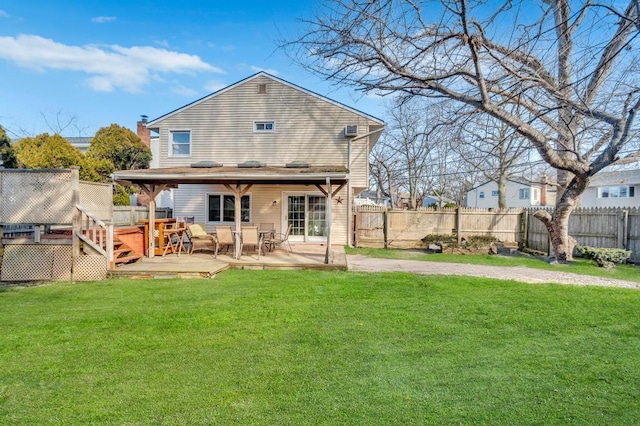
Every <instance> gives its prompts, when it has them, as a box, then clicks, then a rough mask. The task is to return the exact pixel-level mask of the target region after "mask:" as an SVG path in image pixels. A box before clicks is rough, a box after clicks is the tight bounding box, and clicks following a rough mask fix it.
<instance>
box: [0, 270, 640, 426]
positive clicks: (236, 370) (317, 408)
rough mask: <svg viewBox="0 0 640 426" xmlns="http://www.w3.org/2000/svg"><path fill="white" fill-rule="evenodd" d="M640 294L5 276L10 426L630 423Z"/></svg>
mask: <svg viewBox="0 0 640 426" xmlns="http://www.w3.org/2000/svg"><path fill="white" fill-rule="evenodd" d="M639 307H640V292H639V291H636V290H625V289H617V288H593V287H573V286H558V285H526V284H520V283H515V282H504V281H494V280H489V279H479V278H472V277H433V276H424V277H421V276H414V275H410V274H359V273H349V272H318V271H306V272H295V271H284V272H282V271H280V272H278V271H273V272H268V271H226V272H224V273H222V274H218V276H217V277H216V278H215V279H213V280H205V279H193V280H173V279H167V280H148V281H147V280H124V279H122V280H111V281H103V282H97V283H82V284H53V285H48V286H42V287H27V288H9V289H3V290H0V324H1V325H0V424H7V425H9V424H11V425H13V424H15V425H22V424H57V425H69V424H82V425H84V424H117V425H122V424H126V425H144V424H154V425H209V424H221V425H232V424H233V425H242V424H244V425H338V424H339V425H410V424H415V425H422V424H437V425H440V424H456V425H459V424H490V425H514V424H517V425H526V424H537V425H540V424H545V425H547V424H559V425H560V424H561V425H585V424H601V425H629V424H637V423H638V419H640V355H639V354H640V315H639V313H638V309H639Z"/></svg>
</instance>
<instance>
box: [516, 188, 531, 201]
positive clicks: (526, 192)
mask: <svg viewBox="0 0 640 426" xmlns="http://www.w3.org/2000/svg"><path fill="white" fill-rule="evenodd" d="M530 197H531V189H530V188H520V190H519V191H518V198H520V199H521V200H528V199H529V198H530Z"/></svg>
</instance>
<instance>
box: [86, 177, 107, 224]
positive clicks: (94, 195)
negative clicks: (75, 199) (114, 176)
mask: <svg viewBox="0 0 640 426" xmlns="http://www.w3.org/2000/svg"><path fill="white" fill-rule="evenodd" d="M80 205H81V206H82V207H84V208H85V209H87V210H89V212H91V213H92V214H94V215H96V216H98V217H99V218H100V219H101V220H103V221H105V222H111V221H112V218H113V186H112V185H111V184H108V183H93V182H80Z"/></svg>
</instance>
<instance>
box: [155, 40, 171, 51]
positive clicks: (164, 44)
mask: <svg viewBox="0 0 640 426" xmlns="http://www.w3.org/2000/svg"><path fill="white" fill-rule="evenodd" d="M153 42H154V43H155V44H157V45H158V46H162V47H164V48H165V49H168V48H169V42H168V41H167V40H153Z"/></svg>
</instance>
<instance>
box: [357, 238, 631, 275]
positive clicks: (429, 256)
mask: <svg viewBox="0 0 640 426" xmlns="http://www.w3.org/2000/svg"><path fill="white" fill-rule="evenodd" d="M345 250H346V252H347V254H360V255H363V256H369V257H379V258H384V259H410V260H424V261H429V262H443V263H465V264H472V265H491V266H505V267H514V266H524V267H527V268H535V269H545V270H548V271H562V272H571V273H574V274H582V275H593V276H597V277H606V278H614V279H618V280H627V281H635V282H640V267H638V266H637V265H630V264H627V265H617V266H616V267H615V268H614V269H605V268H600V267H598V265H596V264H595V262H592V261H591V260H587V259H575V260H574V261H572V262H570V263H568V264H562V265H551V264H549V263H548V262H547V261H546V260H544V259H541V258H537V257H534V256H495V255H489V254H464V255H461V254H448V253H426V252H423V251H421V250H393V249H377V248H351V247H348V246H347V247H345Z"/></svg>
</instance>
